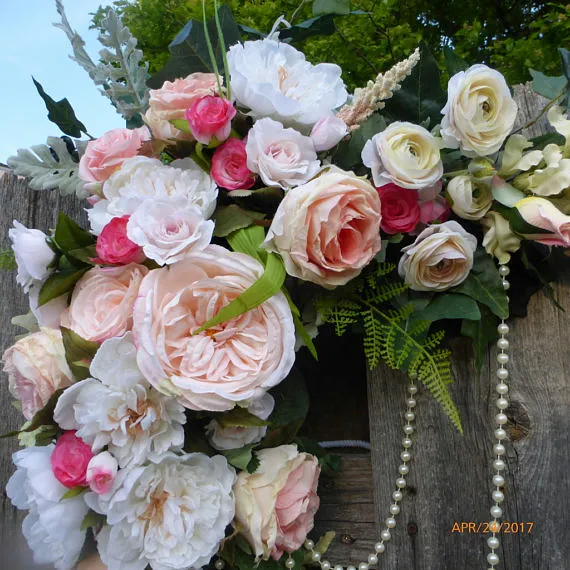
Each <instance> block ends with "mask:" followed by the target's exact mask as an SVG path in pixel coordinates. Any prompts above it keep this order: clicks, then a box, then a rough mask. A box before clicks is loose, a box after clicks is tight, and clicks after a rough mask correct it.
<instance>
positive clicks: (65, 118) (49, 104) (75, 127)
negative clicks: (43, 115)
mask: <svg viewBox="0 0 570 570" xmlns="http://www.w3.org/2000/svg"><path fill="white" fill-rule="evenodd" d="M32 80H33V82H34V85H35V86H36V89H37V90H38V93H39V94H40V97H41V98H42V99H43V100H44V103H45V104H46V108H47V110H48V119H49V120H50V121H51V122H52V123H55V124H56V125H57V126H58V127H59V128H60V129H61V131H62V132H63V133H64V134H66V135H69V136H70V137H75V138H79V137H80V136H81V133H82V132H83V133H87V129H86V128H85V125H84V124H83V123H82V122H81V121H80V120H79V119H78V118H77V117H76V116H75V111H74V110H73V107H72V106H71V104H70V103H69V101H68V100H67V99H61V100H60V101H54V100H53V99H52V98H51V97H50V96H49V95H48V94H47V93H46V92H45V91H44V88H43V87H42V85H41V83H39V82H38V81H36V80H35V79H34V78H33V77H32Z"/></svg>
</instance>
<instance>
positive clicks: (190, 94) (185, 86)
mask: <svg viewBox="0 0 570 570" xmlns="http://www.w3.org/2000/svg"><path fill="white" fill-rule="evenodd" d="M220 79H221V78H220ZM216 89H217V82H216V75H215V74H214V73H192V74H190V75H189V76H188V77H186V78H184V79H175V80H174V81H165V82H164V84H163V85H162V87H161V88H160V89H151V90H150V100H149V108H148V111H147V112H146V114H145V117H144V119H145V122H146V123H147V125H148V126H149V127H150V128H151V130H152V134H153V135H154V136H155V137H156V138H157V139H161V140H168V139H189V140H193V137H192V135H191V134H189V133H183V132H182V131H180V130H178V129H177V128H175V127H174V126H173V125H172V124H171V123H170V122H169V121H171V120H173V119H184V112H185V111H186V109H189V108H190V107H191V106H192V103H194V101H195V100H196V99H199V98H200V97H205V96H206V95H215V94H216Z"/></svg>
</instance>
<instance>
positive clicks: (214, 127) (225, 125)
mask: <svg viewBox="0 0 570 570" xmlns="http://www.w3.org/2000/svg"><path fill="white" fill-rule="evenodd" d="M235 115H236V110H235V108H234V106H233V104H232V103H231V101H228V100H227V99H222V98H221V97H217V96H215V95H206V96H205V97H200V98H199V99H196V100H195V101H194V102H193V103H192V106H191V107H190V108H189V109H186V112H185V113H184V116H185V117H186V120H187V121H188V124H189V125H190V130H191V131H192V135H193V136H194V138H195V139H196V140H197V141H198V142H199V143H202V144H209V143H210V141H211V140H212V137H213V136H215V137H216V138H217V139H218V140H219V141H225V140H226V139H227V138H228V137H229V136H230V132H231V129H232V119H233V118H234V117H235Z"/></svg>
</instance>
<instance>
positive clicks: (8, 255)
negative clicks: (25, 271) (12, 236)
mask: <svg viewBox="0 0 570 570" xmlns="http://www.w3.org/2000/svg"><path fill="white" fill-rule="evenodd" d="M14 269H18V264H17V263H16V256H15V255H14V250H13V249H12V248H11V247H8V248H6V249H3V250H1V251H0V270H2V271H13V270H14Z"/></svg>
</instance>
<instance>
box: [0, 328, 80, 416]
mask: <svg viewBox="0 0 570 570" xmlns="http://www.w3.org/2000/svg"><path fill="white" fill-rule="evenodd" d="M2 360H3V362H4V372H6V374H8V382H9V385H8V387H9V389H10V392H11V394H12V395H13V396H14V397H15V398H17V399H18V400H20V401H21V402H22V412H23V413H24V416H25V418H26V419H28V420H31V419H32V417H33V416H34V414H35V413H36V412H37V411H38V410H41V409H42V408H43V407H44V406H45V405H46V403H47V401H48V400H49V398H50V397H51V395H52V394H53V393H54V392H55V391H56V390H59V389H60V388H65V387H67V386H69V385H71V383H72V382H73V378H72V375H71V371H70V370H69V366H68V365H67V361H66V360H65V350H64V348H63V342H62V339H61V332H60V331H59V329H51V328H42V329H40V331H39V332H36V333H33V334H31V335H28V336H25V337H24V338H21V339H20V340H19V341H18V342H16V344H14V345H13V346H11V347H10V348H9V349H8V350H7V351H6V352H5V353H4V356H3V357H2Z"/></svg>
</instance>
